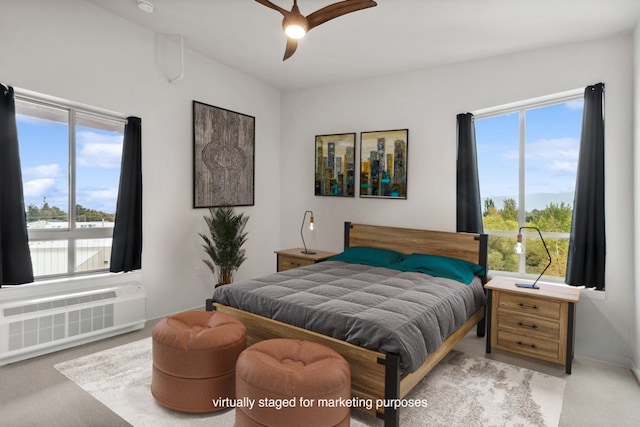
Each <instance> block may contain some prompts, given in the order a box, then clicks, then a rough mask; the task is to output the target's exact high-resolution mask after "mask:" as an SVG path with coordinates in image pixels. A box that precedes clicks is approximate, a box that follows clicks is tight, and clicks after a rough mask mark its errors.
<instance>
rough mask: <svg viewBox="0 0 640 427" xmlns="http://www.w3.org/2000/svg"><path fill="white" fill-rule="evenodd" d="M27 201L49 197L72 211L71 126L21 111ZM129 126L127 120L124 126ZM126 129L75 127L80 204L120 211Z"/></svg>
mask: <svg viewBox="0 0 640 427" xmlns="http://www.w3.org/2000/svg"><path fill="white" fill-rule="evenodd" d="M16 121H17V125H18V142H19V145H20V161H21V163H22V181H23V191H24V198H25V206H29V205H31V204H34V205H36V206H37V207H39V208H40V207H42V205H43V203H44V200H45V198H46V202H47V203H48V204H49V206H56V207H58V208H60V209H61V210H63V211H65V212H67V210H68V209H67V206H68V200H69V198H68V197H69V196H68V193H69V190H68V188H69V184H68V180H69V174H68V170H69V154H68V125H67V124H66V123H61V122H58V121H54V120H44V119H39V118H35V117H33V116H26V115H24V114H17V120H16ZM122 130H124V125H123V129H122ZM122 140H123V133H122V132H114V131H107V130H101V129H96V128H95V127H88V126H81V125H78V126H76V145H77V148H76V170H77V179H76V194H77V199H76V203H77V204H80V205H82V206H84V207H85V208H90V209H95V210H99V211H103V212H107V213H115V208H116V200H117V195H118V184H119V180H120V160H121V156H122Z"/></svg>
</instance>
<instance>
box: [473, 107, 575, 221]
mask: <svg viewBox="0 0 640 427" xmlns="http://www.w3.org/2000/svg"><path fill="white" fill-rule="evenodd" d="M582 106H583V101H582V99H580V100H575V101H569V102H566V103H563V104H555V105H551V106H546V107H541V108H536V109H532V110H527V112H526V113H525V123H526V124H525V129H526V130H525V159H526V162H525V194H526V195H527V196H535V195H538V197H532V198H531V199H530V201H529V202H528V204H529V205H530V206H529V205H527V206H525V209H526V210H527V211H530V210H531V209H544V207H545V206H546V204H548V202H550V201H553V202H554V203H557V201H558V200H563V201H566V202H569V203H572V201H573V192H574V189H575V177H576V170H577V165H578V153H579V146H580V132H581V127H582ZM475 125H476V143H477V150H478V169H479V178H480V194H481V198H482V200H483V202H484V200H485V199H486V198H493V199H494V201H496V207H497V208H502V205H501V203H497V200H502V199H503V198H504V197H513V198H514V199H515V200H516V201H517V200H518V157H519V114H518V113H517V112H515V113H511V114H505V115H500V116H494V117H490V118H484V119H476V120H475ZM542 195H543V196H542ZM553 195H555V196H553ZM534 200H535V202H534Z"/></svg>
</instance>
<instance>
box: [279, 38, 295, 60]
mask: <svg viewBox="0 0 640 427" xmlns="http://www.w3.org/2000/svg"><path fill="white" fill-rule="evenodd" d="M297 48H298V40H296V39H292V38H289V37H287V47H286V49H285V50H284V58H282V60H283V61H286V60H287V59H289V58H291V56H292V55H293V54H294V53H295V52H296V49H297Z"/></svg>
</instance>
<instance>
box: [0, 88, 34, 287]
mask: <svg viewBox="0 0 640 427" xmlns="http://www.w3.org/2000/svg"><path fill="white" fill-rule="evenodd" d="M0 97H1V100H0V287H1V286H2V285H20V284H23V283H29V282H33V267H32V266H31V253H30V252H29V236H28V234H27V218H26V213H25V209H24V193H23V189H22V170H21V167H20V151H19V149H18V127H17V125H16V103H15V98H14V93H13V88H12V87H11V86H8V87H7V86H3V85H0Z"/></svg>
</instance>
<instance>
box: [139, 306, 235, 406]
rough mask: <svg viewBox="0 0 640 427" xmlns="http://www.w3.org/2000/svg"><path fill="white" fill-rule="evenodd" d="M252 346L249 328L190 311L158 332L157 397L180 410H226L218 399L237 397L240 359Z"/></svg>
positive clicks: (229, 319) (154, 343) (155, 331)
mask: <svg viewBox="0 0 640 427" xmlns="http://www.w3.org/2000/svg"><path fill="white" fill-rule="evenodd" d="M246 345H247V332H246V328H245V327H244V325H243V324H242V323H241V322H240V321H239V320H236V319H234V318H233V317H231V316H229V315H227V314H224V313H215V312H213V313H212V312H207V311H187V312H183V313H178V314H175V315H173V316H169V317H167V318H165V319H163V320H161V321H160V322H158V323H157V324H156V326H155V327H154V328H153V332H152V352H153V371H152V377H151V393H152V394H153V397H154V398H155V399H156V401H157V402H158V403H160V404H161V405H163V406H166V407H167V408H170V409H175V410H177V411H183V412H193V413H204V412H213V411H217V410H220V409H225V408H226V406H215V404H214V400H216V399H218V398H220V400H219V401H224V399H225V398H228V399H234V398H235V365H236V360H237V359H238V356H239V355H240V353H241V352H242V351H243V350H244V349H245V348H246ZM228 399H227V400H228Z"/></svg>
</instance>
